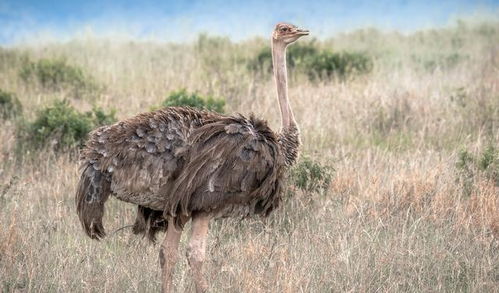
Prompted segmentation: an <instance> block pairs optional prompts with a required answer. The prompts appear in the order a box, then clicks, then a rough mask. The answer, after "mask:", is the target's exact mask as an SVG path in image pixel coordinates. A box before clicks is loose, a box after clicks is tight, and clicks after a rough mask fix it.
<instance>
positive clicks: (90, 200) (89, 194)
mask: <svg viewBox="0 0 499 293" xmlns="http://www.w3.org/2000/svg"><path fill="white" fill-rule="evenodd" d="M110 186H111V183H110V180H109V178H108V175H107V174H104V173H103V172H101V171H100V170H97V168H95V167H94V165H93V164H88V165H87V166H86V167H85V169H84V170H83V172H82V174H81V178H80V182H79V183H78V188H77V191H76V210H77V213H78V217H79V218H80V222H81V224H82V226H83V229H84V230H85V232H86V233H87V235H88V236H89V237H90V238H92V239H97V240H99V239H101V238H103V237H104V236H105V235H106V232H105V231H104V226H103V225H102V217H103V216H104V203H105V202H106V201H107V199H108V198H109V194H110V191H111V189H110Z"/></svg>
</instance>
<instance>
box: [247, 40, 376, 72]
mask: <svg viewBox="0 0 499 293" xmlns="http://www.w3.org/2000/svg"><path fill="white" fill-rule="evenodd" d="M286 63H287V65H288V67H289V68H290V69H296V70H299V71H302V72H304V73H306V74H307V75H308V77H309V78H310V79H315V78H317V77H327V78H330V77H333V76H337V77H340V78H345V77H347V76H350V75H355V74H363V73H367V72H369V71H371V69H372V66H373V63H372V60H371V58H370V57H369V56H368V55H367V54H365V53H361V52H346V51H345V52H332V51H330V50H319V49H318V48H317V47H316V46H315V45H314V43H305V44H300V43H296V44H293V45H292V46H289V48H288V49H287V55H286ZM248 67H249V69H251V70H253V71H265V72H271V70H272V53H271V50H270V48H269V47H265V48H263V49H262V50H261V51H260V52H259V53H258V54H257V56H256V57H255V58H254V59H253V60H251V61H250V62H249V64H248Z"/></svg>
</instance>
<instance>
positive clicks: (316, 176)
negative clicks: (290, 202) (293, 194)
mask: <svg viewBox="0 0 499 293" xmlns="http://www.w3.org/2000/svg"><path fill="white" fill-rule="evenodd" d="M333 171H334V170H333V168H332V167H330V166H326V165H322V164H320V163H319V162H317V161H314V160H312V159H311V158H309V157H307V156H304V157H302V158H301V159H300V161H299V162H298V164H296V166H295V167H294V168H293V170H292V172H291V175H290V177H291V179H292V182H293V184H294V185H295V186H296V187H298V188H299V189H301V190H303V191H309V192H320V191H324V190H327V188H328V187H329V183H330V182H331V177H332V176H333Z"/></svg>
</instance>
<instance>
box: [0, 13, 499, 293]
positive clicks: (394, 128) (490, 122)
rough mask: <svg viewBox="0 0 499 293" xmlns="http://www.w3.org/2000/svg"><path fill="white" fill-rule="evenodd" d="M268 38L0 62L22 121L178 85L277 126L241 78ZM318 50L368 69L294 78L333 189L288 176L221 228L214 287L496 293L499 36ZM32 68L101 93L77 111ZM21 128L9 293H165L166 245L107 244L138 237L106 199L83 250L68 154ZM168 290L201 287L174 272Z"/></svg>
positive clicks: (14, 163)
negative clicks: (26, 140) (256, 215)
mask: <svg viewBox="0 0 499 293" xmlns="http://www.w3.org/2000/svg"><path fill="white" fill-rule="evenodd" d="M267 42H268V41H267V40H263V39H254V40H248V41H245V42H240V43H232V42H230V41H229V40H227V39H224V38H218V37H206V36H201V37H200V38H199V39H198V41H197V42H194V43H192V44H163V43H154V42H151V43H147V42H124V41H120V42H118V41H109V40H99V39H92V38H87V39H85V38H83V39H80V40H75V41H71V42H67V43H57V44H48V45H38V46H35V45H31V46H19V47H16V48H10V49H6V48H0V89H2V90H5V91H8V92H12V93H15V94H16V95H17V97H18V98H19V100H20V101H21V103H22V105H23V108H24V111H23V118H22V119H25V120H27V121H30V120H32V119H34V117H35V116H36V113H37V110H38V109H40V108H42V107H44V106H46V105H48V104H50V103H51V102H52V101H54V100H58V99H64V98H66V99H68V100H69V101H70V103H71V104H72V105H74V106H75V107H77V108H78V109H81V110H90V109H92V106H94V105H97V106H100V107H102V108H103V109H111V108H114V109H116V111H117V112H116V116H117V117H118V118H119V119H122V118H125V117H130V116H132V115H135V114H137V113H139V112H142V111H147V110H149V109H151V108H153V107H155V106H157V105H159V104H160V103H161V102H162V101H163V100H164V99H165V97H166V96H167V94H168V93H169V92H171V91H174V90H178V89H181V88H186V89H188V90H189V91H198V92H199V93H201V94H203V95H212V96H215V97H222V98H225V100H226V103H227V104H226V112H227V113H233V112H240V113H243V114H249V113H251V112H254V113H256V114H258V115H259V116H261V117H263V118H265V119H268V120H269V122H270V124H271V125H272V126H273V128H274V129H277V127H278V125H279V113H278V106H277V102H276V98H275V89H274V84H273V81H272V79H271V75H270V74H269V73H268V72H266V71H253V70H251V69H250V67H249V66H248V64H250V62H251V60H253V59H254V57H255V56H256V55H257V54H258V52H259V51H260V50H261V48H262V47H263V46H265V45H267ZM312 45H313V46H315V47H316V48H319V49H332V50H333V51H344V50H345V51H351V52H363V53H364V54H366V55H367V56H369V58H370V60H372V70H371V71H370V72H368V73H364V74H354V75H349V76H347V77H345V78H339V77H335V76H333V77H329V78H325V77H323V78H315V79H311V78H309V77H308V76H307V75H306V74H305V73H304V72H301V71H300V70H298V69H297V70H294V71H291V75H290V80H289V82H290V89H289V95H290V98H291V102H292V105H293V108H294V112H295V116H296V119H297V121H298V123H299V125H300V129H301V132H302V141H303V154H304V155H305V156H306V157H307V158H310V159H311V160H312V161H314V162H316V163H318V164H319V166H322V167H320V168H321V169H320V170H322V171H323V172H325V170H326V169H327V168H328V167H329V168H331V170H333V171H332V177H331V182H330V184H329V185H328V186H327V188H325V189H323V188H319V189H316V190H312V191H307V190H303V189H300V188H299V187H297V186H296V182H295V181H294V179H293V178H290V179H289V188H288V189H289V190H288V192H287V194H288V195H287V196H286V199H285V201H284V203H283V204H282V207H281V208H280V209H279V210H277V211H276V212H274V213H273V214H272V215H271V216H270V217H269V218H267V219H264V220H261V219H249V220H245V221H240V220H239V219H228V220H220V221H214V222H213V223H212V224H211V230H210V234H209V242H208V243H209V244H208V251H207V263H206V273H207V276H208V279H209V280H210V281H211V288H210V291H211V292H373V291H376V292H400V291H404V292H437V291H438V292H442V291H444V292H499V22H490V23H482V24H476V23H475V24H471V23H465V22H459V23H458V24H457V25H456V26H453V27H451V28H446V29H435V30H426V31H421V32H417V33H413V34H410V35H401V34H398V33H381V32H378V31H376V30H373V29H366V30H362V31H356V32H352V33H349V34H344V35H339V36H337V37H335V38H334V39H329V40H323V41H315V42H314V43H313V44H312ZM26 58H29V60H33V61H36V60H39V59H41V58H65V59H66V60H67V63H69V64H72V65H75V66H78V67H80V68H82V69H83V71H84V72H85V74H86V75H88V76H91V77H92V81H93V82H95V84H96V88H97V89H95V90H92V91H91V92H90V93H85V94H83V95H81V96H78V97H75V95H74V91H73V90H74V89H67V88H60V89H59V88H58V89H47V88H46V87H43V86H42V85H41V84H40V83H39V82H36V81H26V80H25V79H23V78H22V77H21V75H20V73H19V72H20V71H21V70H22V67H23V64H24V63H23V62H26ZM0 119H1V118H0ZM19 119H21V118H17V120H16V119H14V118H13V119H5V120H0V123H2V127H0V142H1V144H0V288H1V290H2V292H71V291H74V292H102V291H105V292H157V291H159V289H160V285H161V284H160V279H159V273H160V267H159V263H158V257H157V256H158V250H159V245H156V246H154V245H151V244H149V243H148V242H147V241H146V239H141V238H138V237H135V236H134V235H132V233H131V231H130V229H129V228H127V229H123V230H119V231H116V230H117V229H119V228H121V227H123V226H126V225H129V224H132V223H133V221H134V218H135V208H134V207H133V206H132V205H129V204H126V203H123V202H119V201H117V200H115V199H111V200H110V201H109V202H108V205H107V211H106V217H105V221H104V224H105V226H106V228H107V231H108V232H109V234H110V235H109V236H108V237H107V238H106V239H104V240H103V241H101V242H96V241H92V240H90V239H88V238H87V237H86V236H85V235H84V233H83V230H82V229H81V227H80V223H79V222H78V217H77V215H76V211H75V204H74V198H73V196H74V193H75V187H76V184H77V181H78V164H77V159H76V158H77V154H76V153H77V150H69V151H65V152H60V151H55V150H53V149H52V148H51V147H50V146H47V147H45V148H43V149H33V150H29V151H28V150H26V151H23V152H22V153H20V152H19V151H16V149H17V148H18V142H17V135H16V128H17V127H18V126H16V125H18V124H19V123H20V122H19ZM188 229H189V226H187V227H186V230H188ZM113 231H116V232H114V233H113ZM184 234H185V235H184V236H183V238H182V246H181V251H182V254H184V251H185V242H186V237H187V236H188V233H184ZM174 283H175V284H176V288H177V290H178V291H179V292H183V291H192V290H193V288H194V287H193V283H192V281H191V278H190V275H189V270H188V265H187V262H186V261H185V259H184V258H180V261H179V264H178V266H177V269H176V273H175V277H174Z"/></svg>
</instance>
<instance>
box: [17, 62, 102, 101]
mask: <svg viewBox="0 0 499 293" xmlns="http://www.w3.org/2000/svg"><path fill="white" fill-rule="evenodd" d="M19 75H20V77H21V78H22V79H23V80H24V81H25V82H29V81H31V80H36V81H37V82H38V83H39V84H40V85H41V86H42V87H43V88H45V89H48V90H56V91H58V90H63V89H67V90H70V91H71V92H72V94H74V95H75V96H76V97H81V96H82V95H83V94H85V93H87V92H93V91H95V90H97V89H98V86H97V84H96V83H95V81H94V80H93V78H92V77H90V76H88V75H86V74H84V72H83V70H82V69H81V68H80V67H77V66H75V65H70V64H68V63H67V62H66V60H65V59H40V60H38V61H37V62H32V61H29V60H28V59H25V60H24V62H23V64H22V66H21V69H20V71H19Z"/></svg>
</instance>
